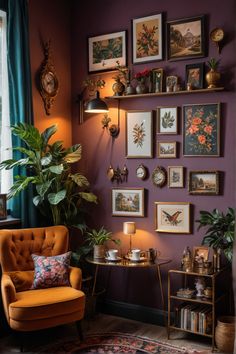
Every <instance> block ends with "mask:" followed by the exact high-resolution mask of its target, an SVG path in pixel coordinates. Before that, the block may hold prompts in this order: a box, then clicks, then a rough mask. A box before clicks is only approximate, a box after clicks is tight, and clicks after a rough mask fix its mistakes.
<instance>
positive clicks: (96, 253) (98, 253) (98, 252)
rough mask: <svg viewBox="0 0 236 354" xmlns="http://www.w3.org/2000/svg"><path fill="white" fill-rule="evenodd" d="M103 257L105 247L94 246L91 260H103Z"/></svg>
mask: <svg viewBox="0 0 236 354" xmlns="http://www.w3.org/2000/svg"><path fill="white" fill-rule="evenodd" d="M104 257H105V246H104V245H95V246H94V247H93V258H104Z"/></svg>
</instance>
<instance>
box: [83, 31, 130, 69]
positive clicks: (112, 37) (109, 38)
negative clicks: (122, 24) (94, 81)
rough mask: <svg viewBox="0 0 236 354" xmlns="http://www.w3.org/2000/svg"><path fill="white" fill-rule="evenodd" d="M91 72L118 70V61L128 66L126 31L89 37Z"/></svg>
mask: <svg viewBox="0 0 236 354" xmlns="http://www.w3.org/2000/svg"><path fill="white" fill-rule="evenodd" d="M88 57H89V72H90V73H92V72H95V71H96V72H99V71H108V70H116V66H117V63H116V62H117V61H119V64H120V65H121V66H126V63H127V51H126V31H122V32H115V33H109V34H103V35H101V36H95V37H89V38H88Z"/></svg>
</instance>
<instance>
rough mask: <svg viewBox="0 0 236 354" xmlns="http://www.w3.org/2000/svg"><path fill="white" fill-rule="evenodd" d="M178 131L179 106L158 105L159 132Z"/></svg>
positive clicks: (175, 132)
mask: <svg viewBox="0 0 236 354" xmlns="http://www.w3.org/2000/svg"><path fill="white" fill-rule="evenodd" d="M177 133H178V107H157V134H177Z"/></svg>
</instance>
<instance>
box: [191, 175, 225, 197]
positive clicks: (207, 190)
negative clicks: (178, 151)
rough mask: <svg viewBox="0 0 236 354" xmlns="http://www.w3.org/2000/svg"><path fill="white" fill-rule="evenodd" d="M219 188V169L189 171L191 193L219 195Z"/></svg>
mask: <svg viewBox="0 0 236 354" xmlns="http://www.w3.org/2000/svg"><path fill="white" fill-rule="evenodd" d="M219 190H220V188H219V171H189V174H188V192H189V194H192V195H218V194H219Z"/></svg>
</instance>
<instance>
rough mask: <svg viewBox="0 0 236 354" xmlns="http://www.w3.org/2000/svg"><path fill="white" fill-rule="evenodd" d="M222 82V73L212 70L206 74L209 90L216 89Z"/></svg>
mask: <svg viewBox="0 0 236 354" xmlns="http://www.w3.org/2000/svg"><path fill="white" fill-rule="evenodd" d="M219 81H220V73H219V72H218V71H216V70H214V69H211V70H210V71H208V73H207V74H206V82H207V85H208V86H207V88H216V87H217V86H218V84H219Z"/></svg>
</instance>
